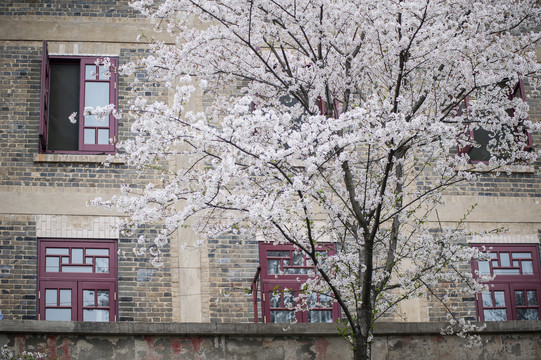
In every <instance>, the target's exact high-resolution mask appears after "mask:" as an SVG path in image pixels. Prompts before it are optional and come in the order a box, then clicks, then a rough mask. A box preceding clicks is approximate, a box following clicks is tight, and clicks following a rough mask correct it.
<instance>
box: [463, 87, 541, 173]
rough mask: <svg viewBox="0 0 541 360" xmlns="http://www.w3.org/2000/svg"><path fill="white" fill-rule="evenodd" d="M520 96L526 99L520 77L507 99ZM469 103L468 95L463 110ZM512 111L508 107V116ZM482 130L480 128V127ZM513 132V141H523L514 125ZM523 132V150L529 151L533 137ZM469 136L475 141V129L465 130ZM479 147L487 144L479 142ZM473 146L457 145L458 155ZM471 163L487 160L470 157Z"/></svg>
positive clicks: (525, 130) (525, 131) (512, 113)
mask: <svg viewBox="0 0 541 360" xmlns="http://www.w3.org/2000/svg"><path fill="white" fill-rule="evenodd" d="M518 96H520V98H521V99H522V101H524V102H525V101H526V95H525V92H524V81H523V80H522V79H520V80H519V81H518V82H517V83H516V84H515V86H513V88H511V89H510V91H509V96H508V98H509V100H513V99H514V98H516V97H518ZM469 103H470V98H469V97H466V98H465V99H464V107H465V111H466V112H467V111H468V107H469ZM459 111H460V110H459ZM514 112H515V109H509V110H508V113H509V115H510V116H513V115H514ZM481 130H482V129H481ZM513 132H514V135H515V141H516V142H517V143H518V142H520V141H523V140H520V139H519V136H520V135H521V134H520V133H519V131H518V129H517V128H516V127H515V128H514V129H513ZM522 132H523V134H524V135H525V136H526V141H525V142H524V149H523V150H524V151H530V150H531V149H533V138H532V134H531V133H530V132H529V131H528V130H527V129H524V130H522ZM467 133H468V135H469V137H470V140H471V141H472V142H474V141H475V131H474V130H473V129H469V130H468V131H467ZM480 145H481V147H486V145H487V144H480ZM472 148H473V145H466V146H464V147H461V146H457V149H458V153H459V154H460V155H464V154H469V153H470V150H471V149H472ZM469 162H470V163H471V164H477V163H487V162H488V161H486V160H479V159H471V158H470V161H469Z"/></svg>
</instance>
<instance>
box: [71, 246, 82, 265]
mask: <svg viewBox="0 0 541 360" xmlns="http://www.w3.org/2000/svg"><path fill="white" fill-rule="evenodd" d="M71 263H72V264H82V263H83V249H71Z"/></svg>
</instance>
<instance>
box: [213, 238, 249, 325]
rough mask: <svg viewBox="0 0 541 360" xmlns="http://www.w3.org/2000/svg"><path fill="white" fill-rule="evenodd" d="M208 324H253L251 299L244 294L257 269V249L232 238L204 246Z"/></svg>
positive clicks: (220, 239) (247, 241) (214, 241)
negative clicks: (207, 287)
mask: <svg viewBox="0 0 541 360" xmlns="http://www.w3.org/2000/svg"><path fill="white" fill-rule="evenodd" d="M207 247H208V264H209V280H208V281H209V310H210V321H211V322H219V323H221V322H225V323H227V322H253V318H254V311H253V302H252V296H251V295H250V294H248V293H247V291H246V290H247V289H249V288H250V285H251V281H252V279H253V277H254V275H255V273H256V269H257V267H258V265H259V245H258V242H257V241H255V240H244V241H242V242H241V239H240V238H239V237H238V236H235V235H229V236H223V237H221V238H219V239H214V240H210V241H209V242H208V246H207Z"/></svg>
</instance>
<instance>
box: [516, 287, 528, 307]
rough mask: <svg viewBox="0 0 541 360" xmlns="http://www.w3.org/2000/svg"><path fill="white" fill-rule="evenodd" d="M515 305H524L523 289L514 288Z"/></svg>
mask: <svg viewBox="0 0 541 360" xmlns="http://www.w3.org/2000/svg"><path fill="white" fill-rule="evenodd" d="M515 305H516V306H524V305H526V301H525V299H524V291H522V290H515Z"/></svg>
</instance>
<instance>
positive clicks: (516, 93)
mask: <svg viewBox="0 0 541 360" xmlns="http://www.w3.org/2000/svg"><path fill="white" fill-rule="evenodd" d="M516 97H519V98H520V99H521V100H522V101H524V102H526V96H525V92H524V81H523V80H522V79H519V81H518V82H517V84H516V85H515V87H514V88H513V91H512V92H511V94H510V95H509V99H510V100H513V99H514V98H516ZM514 112H515V110H514V109H512V115H511V116H514ZM514 131H515V141H516V142H517V143H519V142H523V143H524V149H523V150H524V151H531V150H532V149H533V139H532V134H531V133H530V132H529V131H528V130H527V129H523V130H522V131H519V130H518V129H517V128H515V129H514ZM521 136H525V137H526V140H520V137H521Z"/></svg>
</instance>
